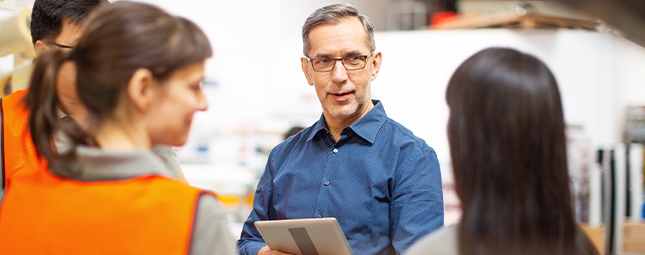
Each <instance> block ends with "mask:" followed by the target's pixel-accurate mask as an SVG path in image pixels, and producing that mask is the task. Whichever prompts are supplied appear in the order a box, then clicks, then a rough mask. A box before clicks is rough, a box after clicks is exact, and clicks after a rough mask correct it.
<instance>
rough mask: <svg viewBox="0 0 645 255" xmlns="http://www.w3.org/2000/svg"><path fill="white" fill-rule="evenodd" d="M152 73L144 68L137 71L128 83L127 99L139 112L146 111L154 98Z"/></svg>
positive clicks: (154, 86) (154, 88) (154, 90)
mask: <svg viewBox="0 0 645 255" xmlns="http://www.w3.org/2000/svg"><path fill="white" fill-rule="evenodd" d="M155 82H156V81H155V79H154V77H153V76H152V72H150V70H148V69H145V68H139V69H137V70H136V71H135V72H134V73H133V74H132V76H131V77H130V81H129V82H128V90H127V91H128V98H130V101H131V102H132V105H134V107H135V108H136V109H138V110H140V111H146V110H148V109H149V108H150V105H152V103H153V102H154V99H155V97H156V94H157V93H156V84H155Z"/></svg>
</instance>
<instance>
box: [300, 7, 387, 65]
mask: <svg viewBox="0 0 645 255" xmlns="http://www.w3.org/2000/svg"><path fill="white" fill-rule="evenodd" d="M345 17H356V18H358V20H360V21H361V23H363V28H365V33H366V34H367V38H365V42H366V44H367V47H368V48H369V49H370V52H372V51H374V50H376V43H375V42H374V25H372V21H370V18H369V17H367V16H365V15H363V14H360V13H358V10H356V8H355V7H354V6H352V5H351V4H345V3H338V4H331V5H327V6H325V7H322V8H320V9H318V10H316V11H314V13H312V14H311V15H309V17H308V18H307V20H306V21H305V24H304V25H303V26H302V48H303V49H302V53H303V54H305V56H307V53H309V50H310V49H311V45H310V44H309V32H311V30H312V29H314V28H315V27H317V26H320V25H336V24H338V23H340V20H341V19H342V18H345Z"/></svg>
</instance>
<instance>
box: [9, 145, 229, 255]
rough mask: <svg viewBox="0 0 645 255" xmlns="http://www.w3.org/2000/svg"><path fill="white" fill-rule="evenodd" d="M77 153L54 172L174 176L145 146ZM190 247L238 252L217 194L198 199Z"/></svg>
mask: <svg viewBox="0 0 645 255" xmlns="http://www.w3.org/2000/svg"><path fill="white" fill-rule="evenodd" d="M76 153H77V160H76V161H74V163H73V165H67V167H63V166H61V167H53V168H52V170H51V171H52V173H53V174H55V175H58V176H61V177H65V178H70V179H75V180H79V181H86V182H92V181H116V180H125V179H129V178H133V177H137V176H141V175H151V174H157V175H164V176H171V171H170V170H169V169H168V167H167V166H166V163H164V162H163V161H162V160H161V159H160V158H159V156H157V155H156V154H155V153H152V152H150V151H146V150H131V151H127V152H106V151H103V150H101V149H97V148H89V147H85V146H79V147H77V148H76ZM0 203H1V200H0ZM160 213H163V212H160ZM159 224H163V222H159ZM124 234H126V235H127V233H124ZM189 250H190V252H189V254H194V255H201V254H231V255H232V254H235V253H236V246H235V241H234V239H233V236H232V235H231V232H230V230H229V225H228V220H227V218H226V214H225V212H224V209H223V208H222V206H221V205H220V204H219V202H218V201H217V199H216V198H215V197H214V196H201V197H200V198H199V200H198V201H197V208H196V215H195V225H194V228H193V233H192V237H191V240H190V249H189Z"/></svg>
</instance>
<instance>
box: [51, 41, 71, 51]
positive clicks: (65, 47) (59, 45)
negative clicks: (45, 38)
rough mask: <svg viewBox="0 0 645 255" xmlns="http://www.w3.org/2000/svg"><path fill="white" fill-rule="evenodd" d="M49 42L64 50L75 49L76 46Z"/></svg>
mask: <svg viewBox="0 0 645 255" xmlns="http://www.w3.org/2000/svg"><path fill="white" fill-rule="evenodd" d="M47 44H49V45H54V46H56V47H58V48H60V49H63V50H73V49H74V47H72V46H68V45H63V44H58V43H55V42H47Z"/></svg>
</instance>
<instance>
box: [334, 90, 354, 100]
mask: <svg viewBox="0 0 645 255" xmlns="http://www.w3.org/2000/svg"><path fill="white" fill-rule="evenodd" d="M351 94H352V93H351V92H345V93H330V95H331V97H332V98H333V99H334V100H336V101H345V100H347V99H348V98H349V95H351Z"/></svg>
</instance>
